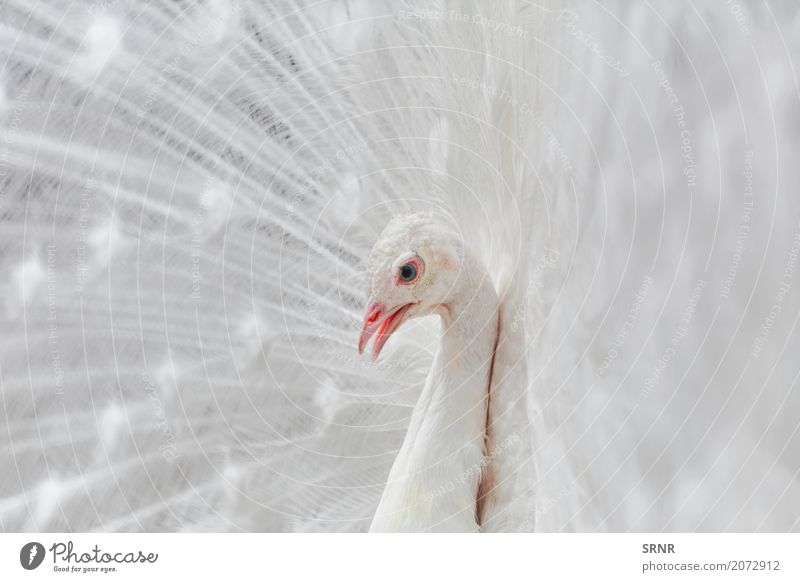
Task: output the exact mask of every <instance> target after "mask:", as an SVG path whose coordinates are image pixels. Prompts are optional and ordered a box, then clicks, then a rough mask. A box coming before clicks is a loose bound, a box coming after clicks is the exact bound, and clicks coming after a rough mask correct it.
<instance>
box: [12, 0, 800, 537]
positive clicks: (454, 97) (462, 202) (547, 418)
mask: <svg viewBox="0 0 800 582" xmlns="http://www.w3.org/2000/svg"><path fill="white" fill-rule="evenodd" d="M328 4H330V6H327V5H326V6H327V7H326V8H325V9H324V10H319V9H318V8H319V4H317V5H313V6H311V5H309V6H306V5H304V3H299V2H298V3H295V2H290V1H286V2H271V3H264V2H245V1H240V2H237V3H235V8H232V9H228V7H227V5H226V4H225V3H220V2H215V1H208V2H194V3H176V2H171V1H166V0H164V1H156V2H148V3H140V4H139V3H133V4H130V3H102V2H99V3H98V2H88V1H86V2H73V3H69V5H68V6H65V5H64V3H63V2H57V1H55V0H49V1H45V2H38V3H30V2H28V1H27V0H7V1H6V2H4V3H3V4H2V6H0V23H2V25H1V26H0V38H2V43H3V46H4V47H5V48H4V50H3V60H4V63H5V68H4V70H3V71H2V74H1V75H0V82H2V87H3V91H2V93H1V94H0V95H1V96H0V115H2V126H1V127H2V129H0V131H1V132H2V133H0V280H2V281H3V283H2V286H3V289H4V293H3V296H2V302H3V306H2V308H0V314H2V315H1V316H0V317H2V321H0V326H2V329H3V331H4V334H3V339H2V340H0V391H2V400H0V409H2V416H1V417H0V423H2V424H3V425H4V426H3V430H0V435H2V436H0V451H1V452H0V463H2V467H3V472H2V476H0V526H1V527H2V528H3V529H4V530H9V531H18V530H32V531H46V530H49V531H52V530H67V529H69V530H71V531H82V530H146V531H156V530H270V531H271V530H280V531H363V530H366V529H367V528H368V527H369V524H370V523H371V521H372V519H373V516H374V514H375V511H376V508H377V506H378V503H379V499H380V497H381V495H382V492H383V491H384V488H385V485H386V483H387V479H388V476H389V471H390V469H391V467H392V464H393V463H394V461H395V457H396V454H397V451H398V450H399V449H400V447H401V444H402V442H403V439H404V435H405V434H406V431H407V429H408V426H409V423H410V419H411V415H412V410H413V405H414V403H415V402H417V400H418V398H419V395H420V393H421V391H422V389H423V386H424V383H425V378H426V376H427V374H428V372H429V370H430V369H431V366H432V357H433V353H434V351H435V350H436V347H437V346H436V343H437V340H436V338H437V335H436V332H437V329H436V325H435V324H431V323H430V322H423V321H420V322H419V323H418V324H416V325H411V326H410V327H409V328H408V329H407V330H404V331H403V333H398V335H397V336H395V337H394V338H393V339H392V341H391V342H390V344H389V345H388V346H387V349H386V351H385V352H384V354H383V358H382V360H381V361H379V362H378V363H377V364H369V363H366V362H365V361H364V360H362V359H359V358H358V357H357V354H356V341H357V336H358V328H359V325H360V317H361V311H362V309H363V306H364V303H365V302H366V300H367V293H366V283H367V281H366V277H365V275H364V272H365V269H366V264H367V257H368V255H369V251H370V248H371V247H372V245H373V243H374V242H375V240H376V239H377V237H378V235H379V233H380V232H381V231H382V230H383V228H384V226H385V224H386V223H387V222H388V220H389V219H390V218H391V217H392V216H394V215H399V214H407V213H408V212H409V211H412V210H414V211H418V212H425V211H433V212H436V213H437V214H438V215H442V216H446V217H447V218H448V220H449V223H450V225H451V226H452V227H454V228H456V229H457V230H459V231H460V232H461V233H462V234H463V236H464V238H465V239H468V240H469V243H470V247H472V248H473V249H475V252H476V254H477V255H479V259H480V261H481V263H483V264H484V265H485V266H486V269H487V271H488V273H489V275H490V277H491V278H492V280H493V283H494V287H495V289H496V290H497V293H498V296H499V298H500V301H501V305H502V307H501V344H500V348H499V351H498V354H497V363H498V366H497V370H496V372H499V373H500V376H501V380H500V383H499V384H497V392H496V396H497V398H496V399H495V401H494V405H495V406H496V407H497V408H496V410H495V413H494V414H493V415H492V418H493V419H495V421H496V423H495V424H494V425H493V426H494V428H495V430H496V431H497V432H496V433H494V435H493V437H492V443H494V444H493V445H492V446H491V447H490V450H495V451H496V454H495V458H494V459H493V460H492V462H493V463H494V468H495V470H496V471H497V477H498V478H497V480H496V483H497V485H498V486H497V490H496V492H495V493H496V498H495V501H493V502H492V503H493V504H492V505H491V506H490V508H489V509H490V512H491V515H492V517H491V519H490V520H489V521H488V522H487V523H488V526H487V529H501V530H506V529H515V530H531V529H536V530H542V531H561V530H564V531H593V530H612V531H628V530H637V531H638V530H662V529H663V530H670V531H685V530H700V531H723V530H734V531H741V530H746V531H750V530H758V531H762V530H763V531H797V530H798V528H800V522H798V520H797V515H798V513H799V512H800V487H799V486H798V480H797V475H798V471H799V470H800V454H799V453H800V437H798V434H797V422H796V415H795V414H793V413H792V411H794V410H796V409H797V407H798V406H799V405H800V400H799V398H800V397H799V396H798V394H800V393H799V392H798V391H797V390H796V389H795V387H796V384H797V369H796V363H795V360H794V359H793V357H792V355H793V354H795V353H797V350H798V347H800V346H799V345H798V342H800V339H799V338H800V336H799V335H798V333H797V331H796V323H797V321H796V319H797V314H798V312H799V311H800V294H798V293H797V292H796V288H797V275H796V259H795V258H796V254H797V253H796V248H797V245H796V242H795V241H797V240H799V239H798V238H797V237H798V234H797V233H798V232H800V226H799V225H798V211H800V203H798V200H797V197H796V196H795V195H794V194H793V192H794V191H796V186H797V185H798V184H800V166H798V164H796V163H795V162H794V160H795V159H796V158H797V154H798V152H800V140H799V138H798V133H797V131H795V130H793V129H792V128H795V127H796V126H797V122H798V116H797V111H798V107H797V104H798V103H797V102H798V92H799V91H800V90H798V83H797V78H796V75H795V73H794V68H793V65H792V61H791V55H793V54H797V52H798V50H799V49H800V45H799V44H798V43H800V40H798V39H800V35H798V34H796V32H797V30H798V29H799V28H800V20H798V17H797V15H796V14H795V13H794V10H793V9H791V8H790V7H789V6H788V5H787V6H786V7H782V6H780V5H774V6H770V7H766V6H761V5H755V4H753V5H747V8H746V9H745V10H744V20H743V21H742V20H741V18H737V17H736V15H734V14H732V13H731V12H730V10H729V9H728V8H727V7H726V6H724V5H719V6H710V5H709V6H702V7H697V6H692V5H689V4H669V5H664V6H631V5H630V4H629V3H624V2H610V3H604V4H603V6H599V5H591V6H589V5H584V4H580V5H579V4H575V5H574V6H572V7H571V9H570V10H572V11H573V12H571V13H564V12H562V8H563V6H561V5H560V4H559V5H556V4H555V3H551V2H543V3H539V4H532V3H528V2H504V3H479V2H473V1H468V2H414V3H413V5H412V4H411V3H408V4H406V3H404V4H400V5H395V4H394V3H392V4H391V5H390V4H389V3H383V2H380V3H372V2H370V3H369V5H368V6H367V5H366V3H364V2H357V3H345V2H342V3H337V2H331V3H328ZM198 23H205V24H198ZM743 25H744V26H745V31H744V32H743V30H742V26H743ZM598 51H599V52H598ZM604 59H605V60H604ZM609 59H612V60H609ZM613 59H619V60H621V61H622V62H623V64H624V70H620V68H619V67H617V68H614V67H613V66H611V65H610V64H609V63H612V64H613ZM675 98H676V99H677V102H676V101H674V100H673V99H675ZM677 104H680V105H681V106H682V113H680V114H677V113H676V105H677ZM679 115H683V116H684V117H682V118H681V117H679ZM680 119H683V121H684V123H685V124H686V126H685V127H684V128H682V127H680V126H679V125H678V124H679V121H680ZM682 129H687V130H689V131H690V136H689V145H690V146H691V147H690V149H691V151H690V156H689V154H687V150H686V149H685V148H686V144H685V143H684V142H683V140H684V139H685V138H686V135H685V134H684V136H683V137H682V136H681V131H682ZM682 147H683V148H684V150H683V151H682V150H681V148H682ZM750 151H752V152H753V154H752V161H751V162H749V164H750V166H751V169H750V173H751V174H752V192H753V196H752V198H753V210H752V212H751V213H750V214H749V215H748V218H747V219H744V218H743V216H744V215H745V211H744V208H746V207H745V206H744V205H743V202H744V200H745V194H744V189H745V182H744V177H743V172H745V170H746V166H747V164H748V162H747V159H748V158H747V154H746V153H745V152H750ZM687 156H689V157H687ZM745 220H746V222H747V224H748V227H749V231H748V233H747V236H746V237H745V238H744V242H743V243H742V244H743V246H741V248H740V249H739V250H737V241H740V240H741V239H740V238H738V237H739V234H738V233H739V229H740V225H741V224H744V223H745ZM793 257H795V258H793ZM787 269H788V271H787ZM787 272H788V273H789V276H788V278H787V275H786V273H787ZM726 281H727V282H728V283H726ZM701 282H702V284H701ZM782 284H788V285H789V288H788V291H786V292H784V293H783V294H779V291H780V289H781V285H782ZM698 285H701V287H702V290H701V292H700V293H699V294H698V295H697V297H694V295H695V291H694V290H695V289H696V288H697V287H698ZM642 297H643V298H642ZM693 297H694V299H693ZM692 301H694V302H695V304H696V305H694V306H692V305H691V302H692ZM777 303H780V314H779V315H776V316H775V317H772V316H771V315H770V314H771V312H772V311H774V310H773V308H772V306H773V305H775V304H777ZM690 307H691V309H690ZM682 320H685V321H686V323H685V325H684V326H682V327H683V328H685V332H684V331H680V330H679V329H678V326H679V325H680V322H681V321H682ZM765 330H766V331H765ZM669 348H672V349H673V350H674V353H673V352H669V351H667V350H668V349H669ZM665 354H668V355H669V357H668V359H667V361H666V362H663V360H664V358H665V357H666V356H665ZM662 362H663V363H662ZM120 413H121V415H122V416H121V418H120ZM509 437H511V440H509ZM514 437H518V438H514ZM502 443H506V444H502Z"/></svg>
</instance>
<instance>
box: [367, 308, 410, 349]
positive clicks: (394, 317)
mask: <svg viewBox="0 0 800 582" xmlns="http://www.w3.org/2000/svg"><path fill="white" fill-rule="evenodd" d="M413 305H414V304H413V303H406V304H405V305H400V306H398V307H395V308H393V309H389V310H387V309H386V307H385V306H384V305H382V304H381V303H378V302H376V301H373V300H371V299H370V301H369V302H368V303H367V309H366V313H365V314H364V324H363V325H362V326H361V336H360V337H359V338H358V353H359V354H363V353H364V348H365V347H367V343H368V342H369V340H370V338H371V337H372V336H375V342H374V343H373V344H372V359H373V360H377V359H378V355H379V354H380V353H381V350H382V349H383V346H384V345H385V344H386V342H387V341H388V340H389V337H390V336H391V335H392V334H393V333H394V332H395V330H396V329H397V328H398V327H400V324H402V323H403V320H404V319H405V317H406V313H407V312H408V310H409V308H411V307H412V306H413Z"/></svg>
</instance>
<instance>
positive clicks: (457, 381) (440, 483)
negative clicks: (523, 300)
mask: <svg viewBox="0 0 800 582" xmlns="http://www.w3.org/2000/svg"><path fill="white" fill-rule="evenodd" d="M367 272H368V276H369V280H370V299H369V302H368V303H367V307H366V313H365V316H364V325H363V328H362V332H361V336H360V339H359V351H362V352H363V350H364V347H365V346H366V344H367V342H368V341H369V340H370V339H372V338H373V337H374V346H373V356H374V357H376V358H377V357H378V355H379V354H380V352H381V350H382V348H383V346H384V345H385V344H386V342H387V341H388V340H389V338H390V337H391V335H392V334H393V333H394V332H395V331H396V330H397V329H398V328H400V326H402V325H403V323H404V322H405V321H407V320H410V319H412V318H415V317H424V316H426V315H438V316H439V317H440V318H441V326H442V330H443V331H442V339H441V347H440V349H439V351H438V353H437V355H436V358H435V359H434V363H433V366H432V368H431V371H430V372H429V374H428V377H427V379H426V381H425V387H424V388H423V390H422V393H421V395H420V397H419V401H418V402H417V404H416V405H415V406H414V411H413V413H412V415H411V420H410V422H409V428H408V433H407V434H406V436H405V439H404V440H403V445H402V447H401V448H400V451H399V453H398V456H397V458H396V459H395V461H394V464H393V466H392V470H391V472H390V473H389V480H388V483H387V487H386V490H385V491H384V493H383V495H382V497H381V501H380V503H379V505H378V509H377V512H376V516H375V518H374V519H373V521H372V524H371V527H370V531H410V532H415V531H437V530H444V531H451V530H452V531H478V530H479V523H478V521H477V519H478V513H479V512H478V508H477V503H478V490H479V484H480V481H481V476H482V471H481V470H480V469H481V467H482V464H483V460H484V458H485V450H484V441H485V434H486V416H487V410H488V402H489V389H490V384H491V377H492V364H493V361H494V355H495V354H494V351H495V345H496V343H497V331H498V330H497V322H498V300H497V294H496V292H495V290H494V286H493V284H492V282H491V279H490V278H489V275H488V274H487V272H486V270H485V269H484V267H483V265H482V264H481V263H480V261H479V260H478V259H477V257H475V256H474V254H473V253H472V252H470V251H469V250H468V249H467V248H465V247H464V244H463V242H462V241H461V240H460V238H459V237H458V235H457V233H455V232H448V230H447V229H446V228H444V227H443V226H442V225H441V224H440V223H439V222H437V221H435V220H434V219H432V218H431V217H429V216H421V215H411V216H409V217H400V218H397V219H394V220H392V221H391V222H390V223H389V224H388V225H387V226H386V228H385V229H384V231H383V232H382V234H381V235H380V237H379V239H378V241H377V243H376V244H375V247H374V248H373V250H372V253H371V255H370V259H369V263H368V268H367ZM436 491H445V492H446V494H445V495H443V496H441V498H439V499H437V498H436V496H435V492H436Z"/></svg>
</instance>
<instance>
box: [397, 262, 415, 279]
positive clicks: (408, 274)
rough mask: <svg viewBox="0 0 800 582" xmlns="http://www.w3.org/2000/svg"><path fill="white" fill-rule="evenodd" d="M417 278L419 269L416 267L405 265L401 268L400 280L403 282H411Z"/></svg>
mask: <svg viewBox="0 0 800 582" xmlns="http://www.w3.org/2000/svg"><path fill="white" fill-rule="evenodd" d="M416 276H417V268H416V267H415V266H414V265H410V264H409V265H403V266H402V267H400V278H401V279H402V280H403V281H411V280H412V279H413V278H414V277H416Z"/></svg>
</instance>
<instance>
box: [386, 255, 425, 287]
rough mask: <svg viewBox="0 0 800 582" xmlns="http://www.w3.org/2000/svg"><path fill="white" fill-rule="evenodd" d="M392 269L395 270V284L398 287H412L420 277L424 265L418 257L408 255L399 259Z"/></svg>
mask: <svg viewBox="0 0 800 582" xmlns="http://www.w3.org/2000/svg"><path fill="white" fill-rule="evenodd" d="M394 268H395V269H396V270H395V282H396V283H397V284H398V285H413V284H414V283H416V282H417V281H419V278H420V277H421V276H422V272H423V270H424V269H425V263H423V262H422V259H421V258H420V257H418V256H416V255H414V254H412V253H409V254H408V255H406V256H405V257H400V259H399V260H398V261H397V262H396V263H395V267H394Z"/></svg>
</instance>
